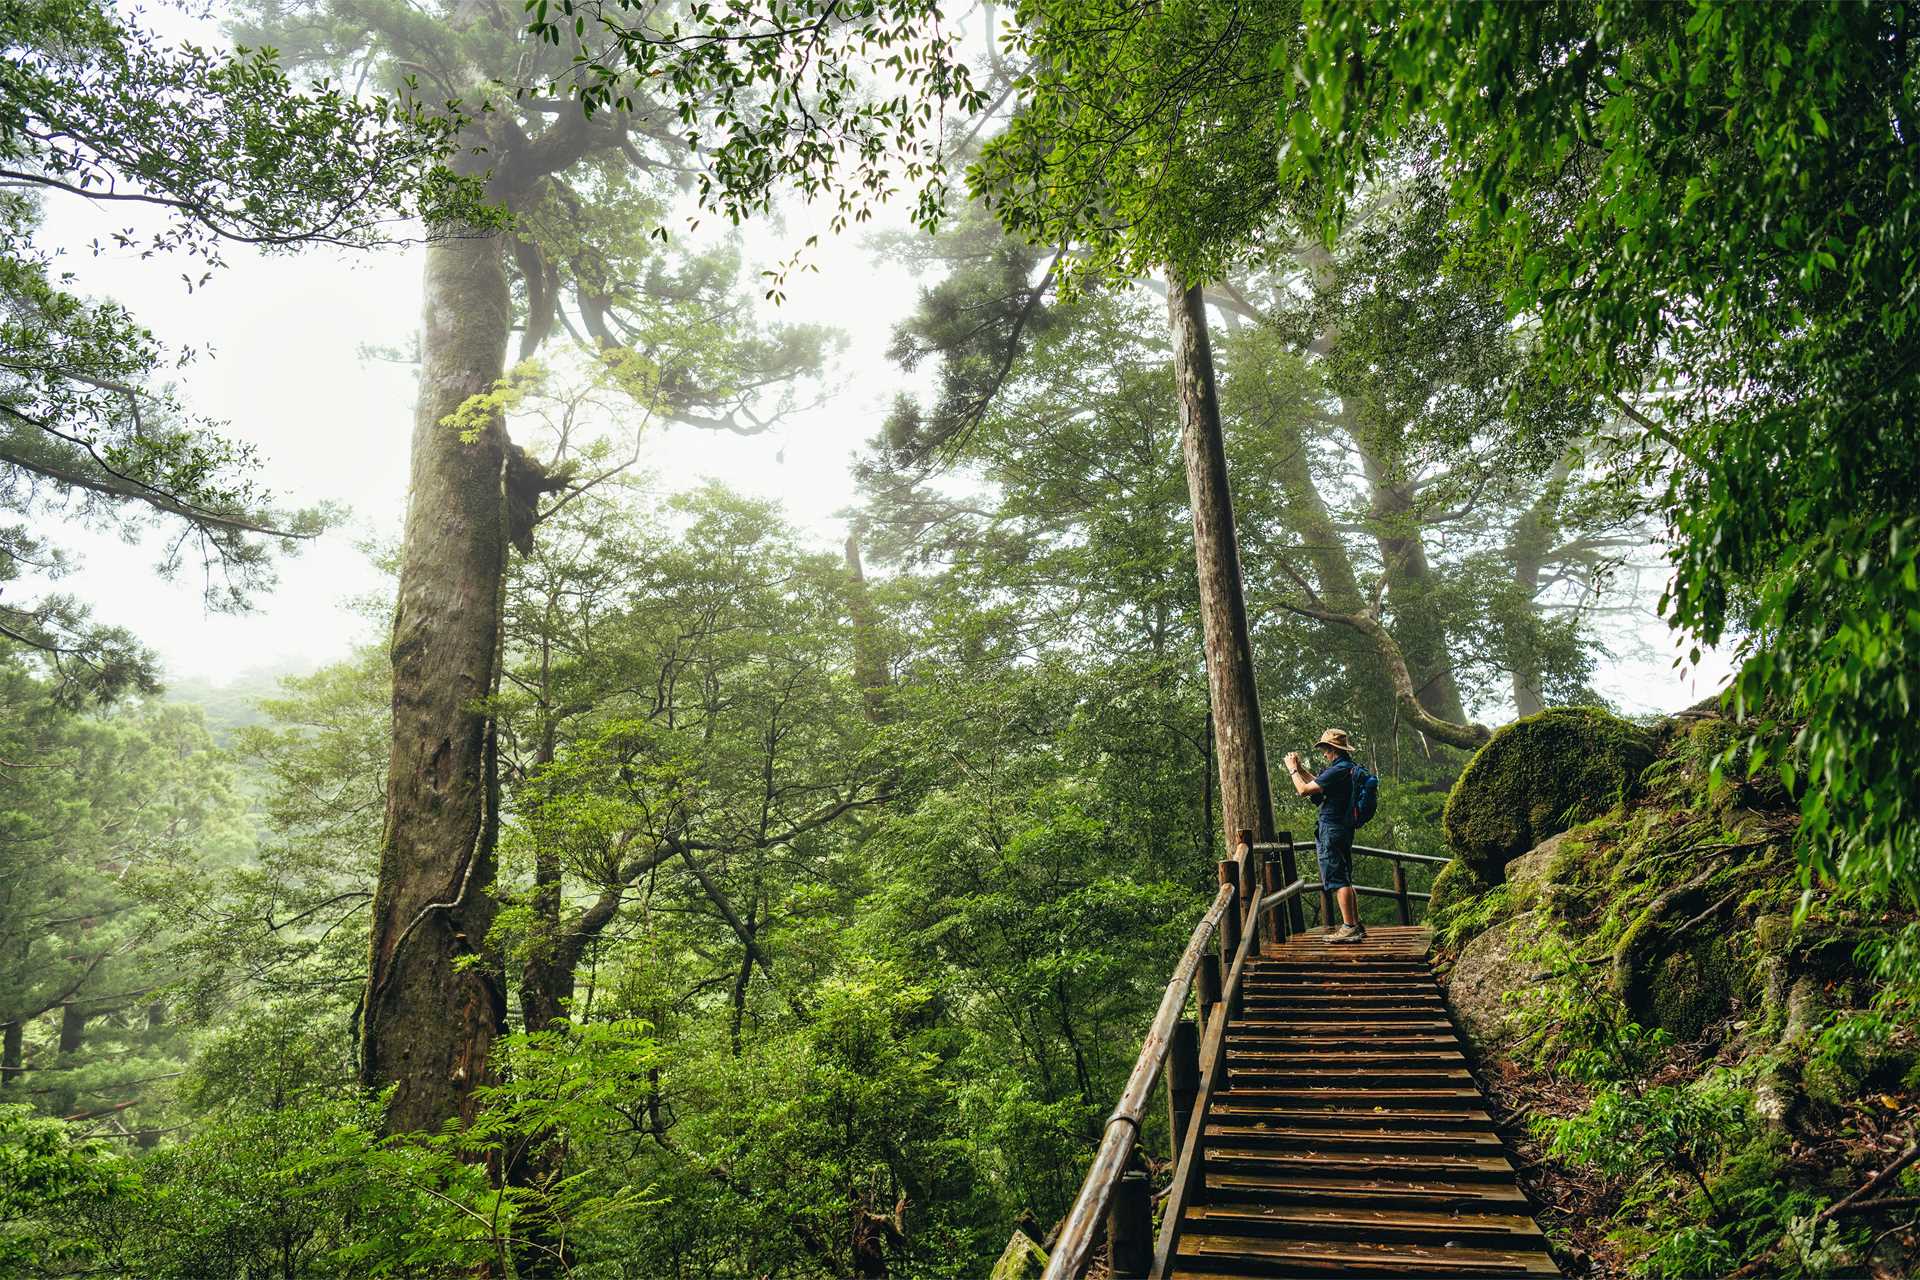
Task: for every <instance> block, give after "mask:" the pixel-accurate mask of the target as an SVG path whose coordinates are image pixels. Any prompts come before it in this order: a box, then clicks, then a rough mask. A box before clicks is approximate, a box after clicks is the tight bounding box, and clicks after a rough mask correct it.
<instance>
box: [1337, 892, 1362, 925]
mask: <svg viewBox="0 0 1920 1280" xmlns="http://www.w3.org/2000/svg"><path fill="white" fill-rule="evenodd" d="M1334 897H1335V898H1336V899H1338V900H1339V903H1340V919H1341V920H1343V921H1344V922H1346V923H1347V924H1350V925H1356V924H1359V923H1360V894H1359V893H1358V891H1356V890H1355V889H1354V887H1353V886H1352V885H1350V884H1348V885H1342V886H1340V889H1339V890H1338V892H1336V893H1335V894H1334Z"/></svg>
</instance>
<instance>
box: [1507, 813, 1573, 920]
mask: <svg viewBox="0 0 1920 1280" xmlns="http://www.w3.org/2000/svg"><path fill="white" fill-rule="evenodd" d="M1584 834H1585V828H1583V827H1575V828H1574V829H1572V830H1570V831H1562V832H1561V833H1560V834H1559V835H1557V836H1549V837H1548V838H1547V839H1545V840H1542V841H1541V842H1540V843H1539V844H1537V845H1535V846H1534V847H1533V848H1531V849H1529V850H1528V851H1527V852H1525V853H1523V854H1521V855H1520V856H1519V857H1517V858H1515V859H1514V860H1513V861H1512V862H1509V863H1508V864H1507V887H1508V888H1509V889H1510V890H1511V891H1512V897H1513V905H1514V909H1515V910H1518V911H1528V910H1531V909H1533V908H1534V907H1545V908H1547V909H1548V910H1553V911H1557V910H1558V909H1559V906H1560V903H1561V901H1562V899H1564V898H1566V897H1568V896H1569V895H1568V893H1567V892H1566V891H1567V890H1569V889H1571V888H1572V886H1573V885H1574V884H1575V883H1576V882H1578V881H1579V880H1580V879H1581V878H1582V873H1583V872H1584V870H1585V868H1584V867H1583V865H1582V862H1581V859H1582V857H1583V856H1584V855H1585V854H1586V853H1587V852H1588V841H1587V840H1586V839H1584V838H1583V835H1584Z"/></svg>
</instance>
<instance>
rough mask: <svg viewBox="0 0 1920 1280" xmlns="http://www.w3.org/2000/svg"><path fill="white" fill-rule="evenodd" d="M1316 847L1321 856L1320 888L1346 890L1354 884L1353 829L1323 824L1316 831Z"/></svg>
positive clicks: (1314, 840)
mask: <svg viewBox="0 0 1920 1280" xmlns="http://www.w3.org/2000/svg"><path fill="white" fill-rule="evenodd" d="M1313 843H1314V847H1315V849H1316V850H1317V851H1318V853H1319V854H1320V887H1321V888H1323V889H1344V888H1346V887H1347V886H1348V885H1350V884H1352V883H1353V828H1352V827H1335V826H1328V825H1326V824H1325V823H1322V824H1321V825H1320V826H1319V828H1317V829H1316V830H1315V831H1314V839H1313Z"/></svg>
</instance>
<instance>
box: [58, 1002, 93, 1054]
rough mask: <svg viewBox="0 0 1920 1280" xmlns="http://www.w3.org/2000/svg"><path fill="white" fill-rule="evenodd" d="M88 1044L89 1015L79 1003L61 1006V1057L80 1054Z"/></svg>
mask: <svg viewBox="0 0 1920 1280" xmlns="http://www.w3.org/2000/svg"><path fill="white" fill-rule="evenodd" d="M86 1042H87V1014H86V1012H85V1011H84V1010H83V1009H81V1007H80V1005H79V1003H78V1002H77V1001H68V1002H67V1003H66V1004H63V1005H61V1006H60V1056H61V1057H62V1058H65V1057H66V1056H67V1055H68V1054H72V1053H78V1052H80V1049H81V1047H82V1046H83V1045H85V1044H86Z"/></svg>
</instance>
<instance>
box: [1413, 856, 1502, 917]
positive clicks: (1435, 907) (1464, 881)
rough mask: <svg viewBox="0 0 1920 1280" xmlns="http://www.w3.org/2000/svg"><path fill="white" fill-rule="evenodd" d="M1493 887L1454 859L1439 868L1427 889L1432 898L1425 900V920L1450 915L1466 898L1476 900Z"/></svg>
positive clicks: (1470, 868) (1465, 865)
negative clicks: (1444, 914)
mask: <svg viewBox="0 0 1920 1280" xmlns="http://www.w3.org/2000/svg"><path fill="white" fill-rule="evenodd" d="M1492 887H1493V886H1492V885H1490V884H1488V883H1487V882H1486V881H1485V880H1482V879H1481V878H1480V877H1479V876H1477V875H1475V874H1473V868H1472V867H1470V866H1468V865H1467V864H1466V863H1464V862H1462V861H1460V859H1458V858H1455V859H1454V860H1453V861H1452V862H1449V863H1448V864H1447V865H1446V866H1444V867H1442V868H1440V873H1439V874H1438V875H1436V876H1434V878H1433V885H1432V887H1431V888H1430V889H1428V891H1427V892H1428V893H1429V894H1431V895H1432V896H1431V897H1429V898H1428V899H1427V918H1428V919H1429V920H1432V919H1433V918H1434V917H1436V916H1439V915H1441V914H1443V913H1450V912H1451V911H1452V910H1453V909H1454V908H1455V907H1457V906H1459V905H1460V904H1461V903H1463V902H1465V901H1466V900H1467V899H1468V898H1477V897H1479V896H1480V895H1481V894H1483V893H1485V892H1486V891H1487V890H1488V889H1491V888H1492Z"/></svg>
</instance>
